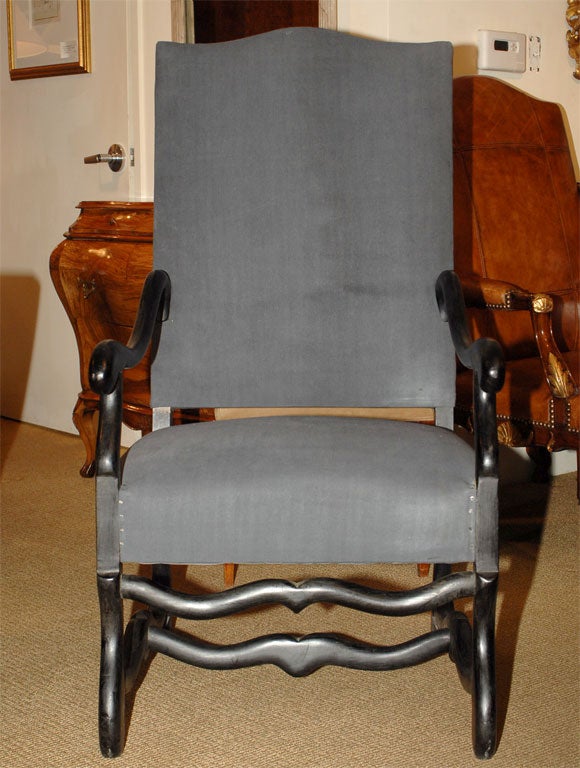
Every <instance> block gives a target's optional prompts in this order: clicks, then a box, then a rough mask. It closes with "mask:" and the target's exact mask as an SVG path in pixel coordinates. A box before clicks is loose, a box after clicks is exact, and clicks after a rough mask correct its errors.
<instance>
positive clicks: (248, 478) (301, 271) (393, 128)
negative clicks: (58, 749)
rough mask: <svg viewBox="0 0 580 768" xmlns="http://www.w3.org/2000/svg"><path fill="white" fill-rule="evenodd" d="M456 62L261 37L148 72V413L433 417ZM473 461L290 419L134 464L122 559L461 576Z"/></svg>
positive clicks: (379, 434)
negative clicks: (456, 565)
mask: <svg viewBox="0 0 580 768" xmlns="http://www.w3.org/2000/svg"><path fill="white" fill-rule="evenodd" d="M451 55H452V51H451V45H450V44H449V43H430V44H397V43H384V42H377V41H370V40H364V39H361V38H356V37H353V36H350V35H345V34H341V33H336V32H329V31H326V30H318V29H290V30H278V31H275V32H272V33H268V34H265V35H259V36H257V37H255V38H247V39H245V40H238V41H234V42H231V43H224V44H217V45H179V44H173V43H161V44H159V46H158V51H157V80H156V167H155V237H154V261H155V267H156V268H159V269H165V270H166V271H167V272H168V273H169V275H170V278H171V283H172V298H171V310H170V316H169V320H167V321H166V322H165V323H164V325H163V329H162V333H161V341H160V345H159V350H158V352H157V356H156V360H155V362H154V365H153V368H152V404H153V405H163V406H168V405H170V406H173V407H196V406H207V407H211V406H222V407H227V406H264V407H271V406H346V407H357V406H359V407H364V406H366V407H378V406H429V407H442V408H446V409H450V408H451V407H452V406H453V404H454V400H455V389H454V387H455V363H454V356H453V351H452V346H451V342H450V339H449V333H448V329H447V327H446V325H445V324H444V323H443V322H441V320H440V318H439V315H438V311H437V306H436V301H435V281H436V278H437V276H438V275H439V273H440V272H441V271H442V270H443V269H446V268H451V267H452V207H451V206H452V195H451V192H452V190H451V178H452V155H451V83H452V78H451ZM474 463H475V462H474V456H473V451H472V449H471V448H469V447H468V446H466V445H465V444H464V443H463V442H462V441H461V440H459V439H458V438H457V437H456V436H455V435H454V434H453V433H452V432H450V431H448V430H446V429H442V428H440V427H429V426H424V425H417V424H409V423H400V422H387V421H382V420H378V419H361V418H336V417H312V416H310V417H308V416H288V417H274V418H260V419H241V420H238V421H222V422H214V423H207V424H193V425H187V426H178V427H172V428H168V429H162V430H159V431H156V432H154V433H152V434H150V435H147V436H146V437H145V438H143V439H142V440H140V441H139V442H138V443H137V444H135V445H134V446H133V447H132V448H131V449H130V451H129V453H128V455H127V457H126V461H125V465H124V472H123V479H122V486H121V489H120V499H119V512H120V529H121V559H122V560H123V561H138V562H168V563H223V562H374V561H395V562H397V561H400V562H417V561H419V562H424V561H426V562H428V561H432V562H437V561H439V562H441V561H442V562H457V561H468V560H472V559H473V553H474V545H473V515H474V505H475V501H474V499H475V495H476V494H475V484H474Z"/></svg>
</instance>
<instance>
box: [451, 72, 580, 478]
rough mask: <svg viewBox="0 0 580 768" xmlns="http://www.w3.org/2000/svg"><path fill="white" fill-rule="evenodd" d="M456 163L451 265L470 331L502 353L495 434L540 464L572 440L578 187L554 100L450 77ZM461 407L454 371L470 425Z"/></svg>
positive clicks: (460, 416)
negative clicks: (540, 459)
mask: <svg viewBox="0 0 580 768" xmlns="http://www.w3.org/2000/svg"><path fill="white" fill-rule="evenodd" d="M454 166H455V199H454V208H455V269H456V271H457V273H458V274H459V275H460V277H461V280H462V282H463V284H464V289H465V292H466V300H467V302H468V304H469V305H470V306H471V309H470V319H471V323H472V330H473V332H474V334H475V336H491V337H493V338H496V339H498V341H499V342H500V344H501V345H502V347H503V349H504V351H505V355H506V383H505V386H504V388H503V390H502V391H501V392H499V393H498V396H497V414H498V417H497V418H498V432H499V437H500V441H501V442H502V443H504V444H507V445H511V446H526V447H528V449H530V450H529V452H530V454H531V455H532V457H533V458H535V459H536V460H537V459H538V455H539V456H540V457H542V454H543V457H544V458H546V457H548V461H547V462H546V463H545V465H544V470H545V469H547V467H549V453H548V452H552V451H558V450H562V449H565V448H572V449H575V450H576V451H577V452H578V446H579V405H578V403H579V400H580V397H579V388H578V384H579V382H580V376H579V355H578V346H579V344H578V341H579V334H580V319H579V317H580V311H579V277H578V271H579V216H578V213H579V196H578V184H577V182H576V179H575V176H574V170H573V166H572V161H571V150H570V147H569V145H568V140H567V137H566V131H565V128H564V119H563V116H562V113H561V111H560V108H559V107H558V106H557V105H556V104H551V103H549V102H544V101H539V100H537V99H534V98H531V97H530V96H528V95H527V94H525V93H523V92H522V91H520V90H518V89H517V88H514V87H512V86H511V85H507V84H506V83H503V82H501V81H499V80H495V79H493V78H490V77H483V76H469V77H461V78H458V79H456V80H455V81H454ZM470 412H471V373H470V372H468V371H464V370H462V371H460V372H459V374H458V380H457V411H456V419H457V421H459V423H461V424H463V425H465V426H469V424H470V418H471V417H470ZM538 448H540V450H539V451H538ZM546 449H547V450H546ZM577 455H578V453H577Z"/></svg>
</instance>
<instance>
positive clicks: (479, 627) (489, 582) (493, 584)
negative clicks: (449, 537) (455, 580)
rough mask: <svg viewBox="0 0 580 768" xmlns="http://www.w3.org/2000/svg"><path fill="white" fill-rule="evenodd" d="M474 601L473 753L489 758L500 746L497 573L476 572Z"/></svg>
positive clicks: (482, 757) (481, 757)
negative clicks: (498, 739)
mask: <svg viewBox="0 0 580 768" xmlns="http://www.w3.org/2000/svg"><path fill="white" fill-rule="evenodd" d="M475 576H476V589H475V597H474V600H473V688H472V694H471V695H472V707H473V751H474V752H475V755H476V757H479V758H480V759H483V760H485V759H489V758H490V757H493V755H494V754H495V750H496V747H497V714H496V681H495V602H496V596H497V574H482V573H476V575H475Z"/></svg>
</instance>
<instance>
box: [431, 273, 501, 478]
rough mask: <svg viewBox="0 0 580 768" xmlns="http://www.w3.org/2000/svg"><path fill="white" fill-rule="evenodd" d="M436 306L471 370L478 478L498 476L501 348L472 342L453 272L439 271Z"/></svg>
mask: <svg viewBox="0 0 580 768" xmlns="http://www.w3.org/2000/svg"><path fill="white" fill-rule="evenodd" d="M436 293H437V304H438V306H439V311H440V313H441V317H442V319H443V320H445V321H446V322H448V323H449V330H450V332H451V338H452V341H453V345H454V347H455V352H456V354H457V357H458V358H459V360H460V362H461V363H462V364H463V365H464V366H465V367H466V368H469V369H471V370H472V371H473V374H474V375H473V403H474V413H473V416H474V427H475V438H476V456H477V475H478V478H481V477H494V478H496V477H497V456H498V442H497V427H496V412H495V396H496V393H497V392H499V390H500V389H501V388H502V386H503V382H504V375H505V370H504V362H503V353H502V350H501V347H500V346H499V344H498V343H497V341H494V340H493V339H477V341H473V339H472V338H471V334H470V332H469V328H468V326H467V318H466V313H465V300H464V298H463V291H462V288H461V283H460V282H459V278H458V277H457V275H456V274H455V272H451V271H446V272H442V273H441V275H440V276H439V278H438V280H437V286H436Z"/></svg>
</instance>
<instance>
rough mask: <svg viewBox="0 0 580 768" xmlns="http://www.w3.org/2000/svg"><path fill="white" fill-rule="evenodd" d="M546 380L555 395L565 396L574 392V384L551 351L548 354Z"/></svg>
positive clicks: (570, 395) (569, 395)
mask: <svg viewBox="0 0 580 768" xmlns="http://www.w3.org/2000/svg"><path fill="white" fill-rule="evenodd" d="M548 380H549V382H550V388H551V389H552V392H553V393H554V395H555V396H556V397H562V398H566V397H572V395H573V394H574V384H573V382H572V381H571V380H570V375H569V374H568V371H567V370H566V368H564V367H563V366H562V363H561V362H560V360H558V358H557V357H556V355H554V354H553V353H552V352H550V353H549V354H548Z"/></svg>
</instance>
